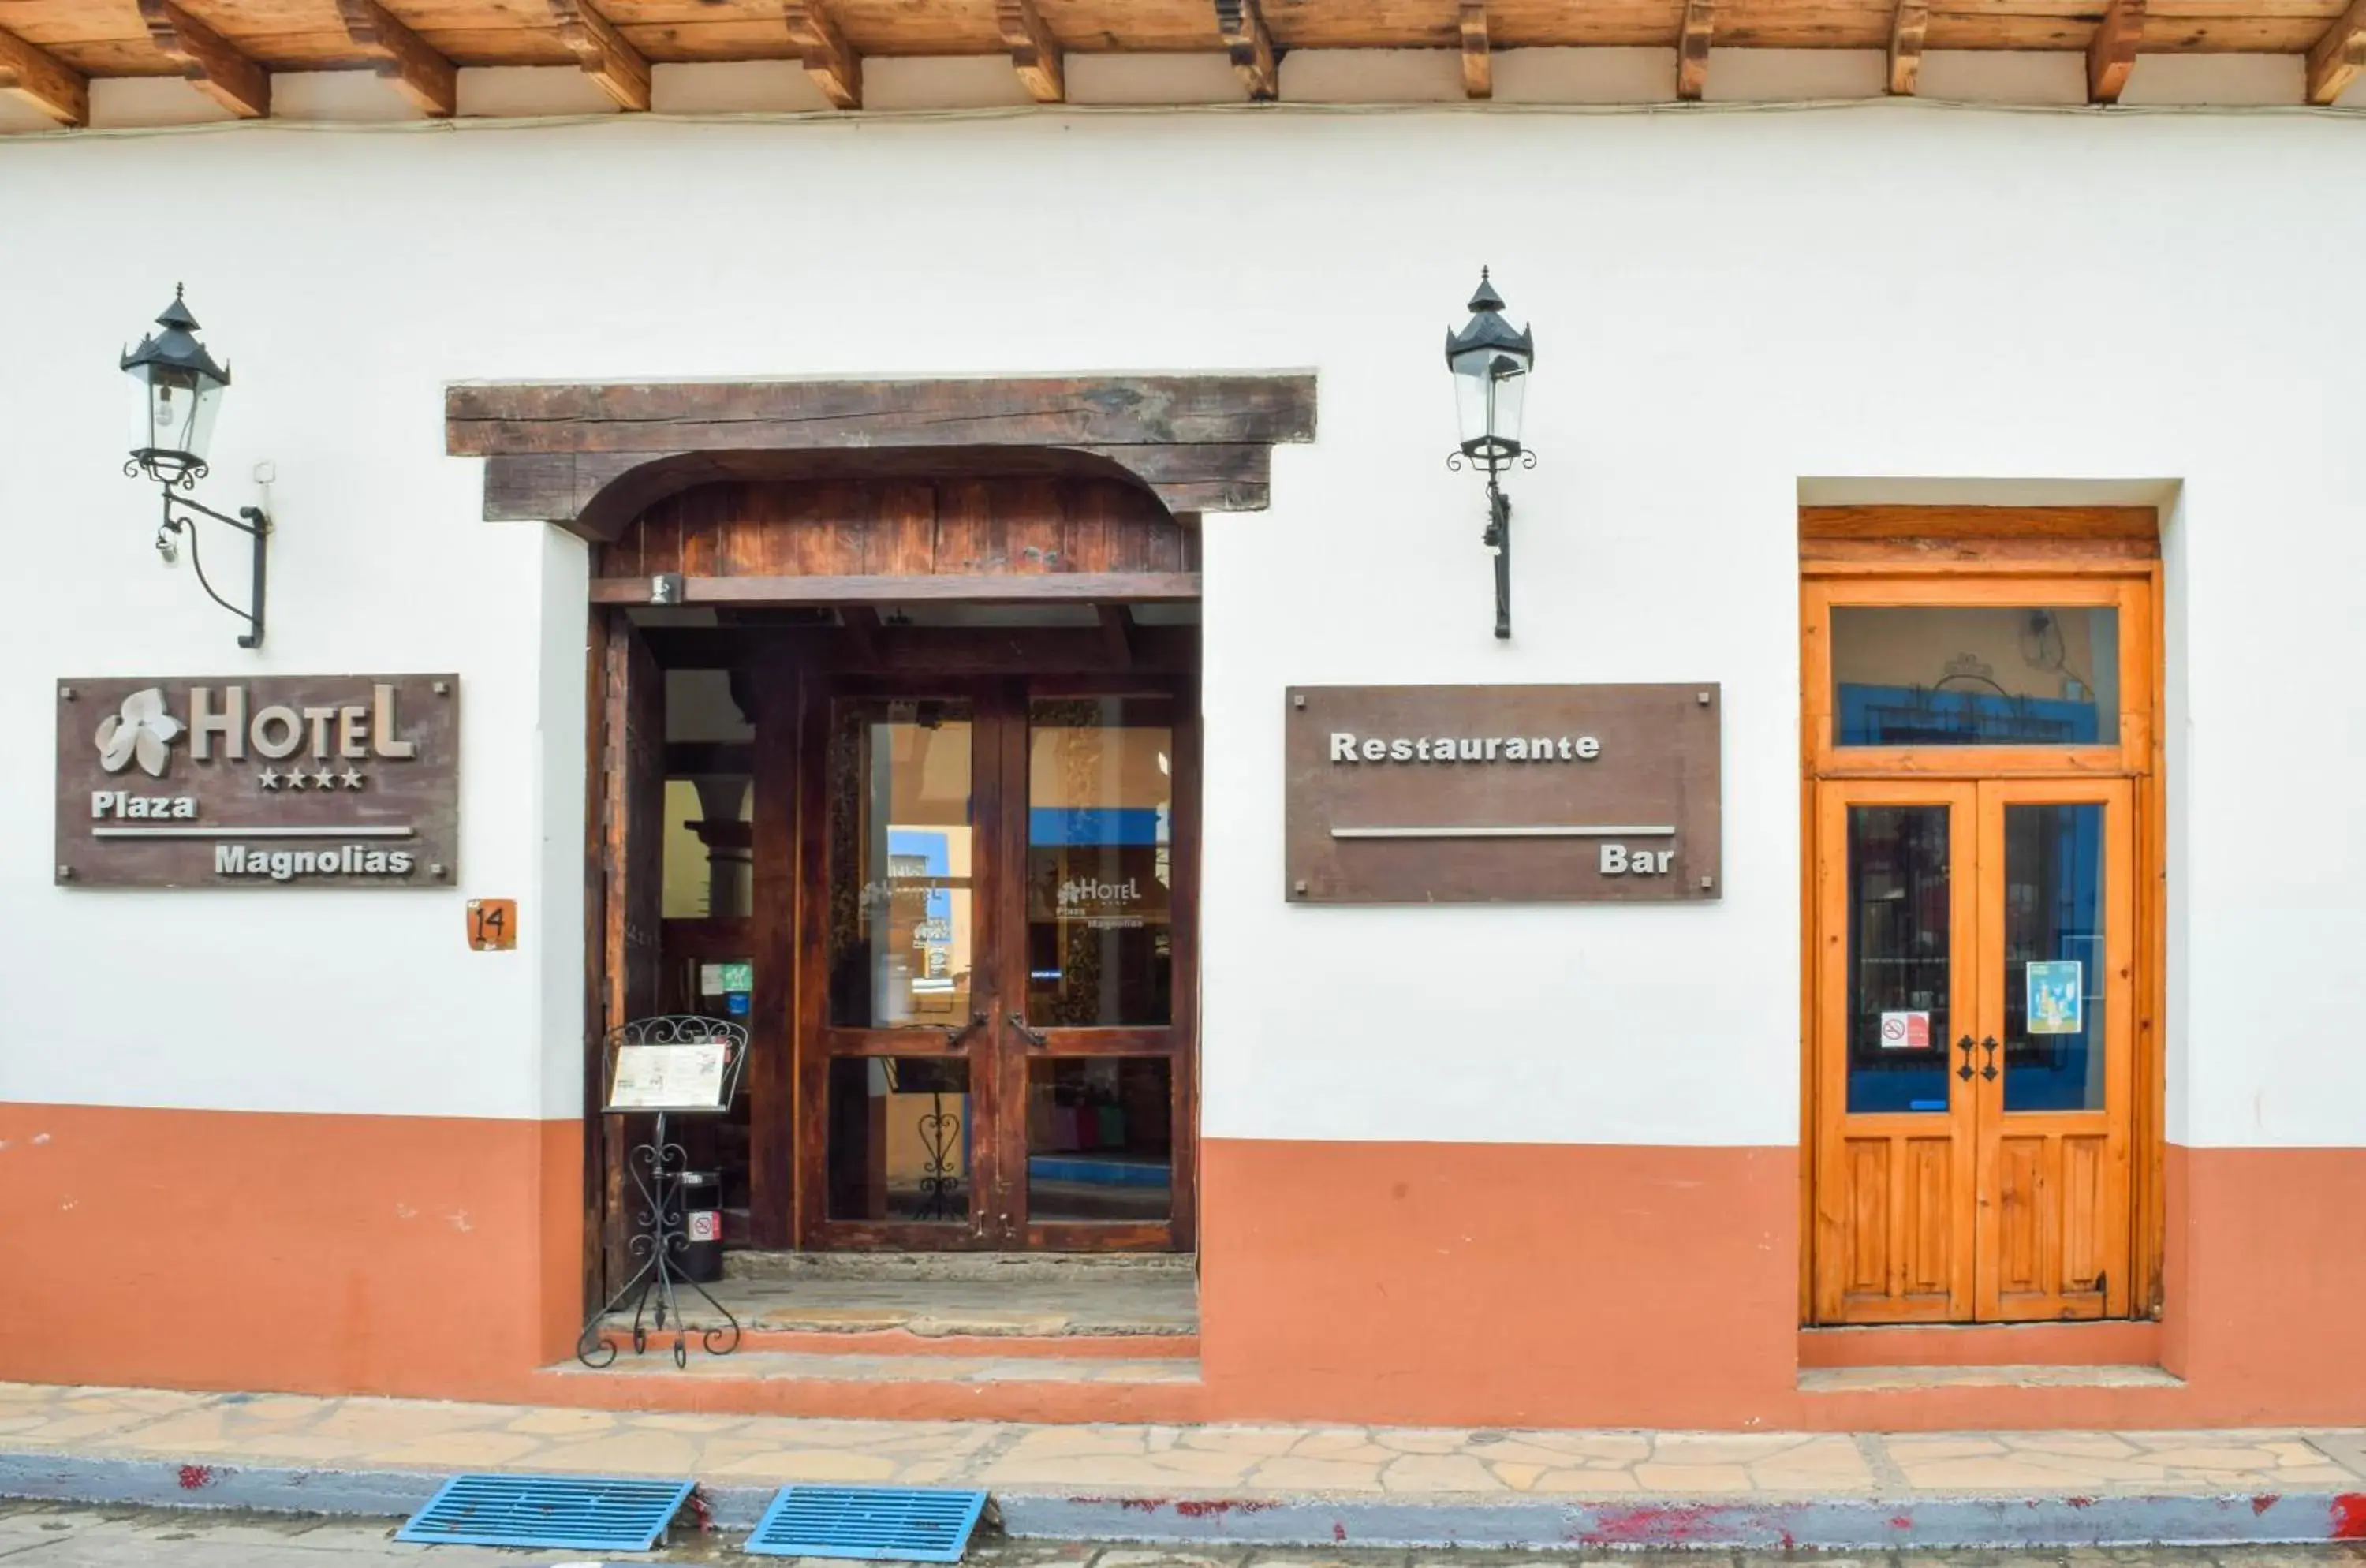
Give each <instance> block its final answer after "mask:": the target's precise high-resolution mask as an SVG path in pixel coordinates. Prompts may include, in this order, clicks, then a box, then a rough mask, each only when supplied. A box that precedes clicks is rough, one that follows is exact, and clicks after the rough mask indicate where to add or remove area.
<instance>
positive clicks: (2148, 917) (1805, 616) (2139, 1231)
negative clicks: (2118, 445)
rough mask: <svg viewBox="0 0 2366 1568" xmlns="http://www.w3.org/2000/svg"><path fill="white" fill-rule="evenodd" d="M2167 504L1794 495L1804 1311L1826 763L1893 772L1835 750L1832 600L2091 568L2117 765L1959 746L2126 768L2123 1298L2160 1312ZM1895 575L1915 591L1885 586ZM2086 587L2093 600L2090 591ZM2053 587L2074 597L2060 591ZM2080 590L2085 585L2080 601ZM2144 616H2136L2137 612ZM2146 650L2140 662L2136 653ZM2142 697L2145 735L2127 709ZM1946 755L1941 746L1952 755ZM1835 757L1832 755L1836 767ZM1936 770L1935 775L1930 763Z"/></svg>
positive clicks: (2150, 1313)
mask: <svg viewBox="0 0 2366 1568" xmlns="http://www.w3.org/2000/svg"><path fill="white" fill-rule="evenodd" d="M2159 524H2160V520H2159V513H2158V509H2156V508H2154V507H2150V506H2063V507H1987V506H1901V505H1876V506H1802V507H1801V508H1800V509H1799V573H1800V580H1799V628H1800V630H1799V635H1800V660H1799V679H1800V726H1799V763H1800V780H1801V783H1800V902H1801V910H1800V913H1801V919H1800V933H1799V942H1800V976H1801V984H1800V1035H1799V1039H1800V1079H1799V1089H1800V1119H1799V1138H1800V1149H1801V1155H1802V1157H1801V1159H1800V1161H1799V1194H1798V1216H1799V1238H1800V1240H1799V1262H1798V1311H1799V1321H1800V1323H1801V1325H1813V1324H1814V1323H1815V1269H1814V1256H1813V1251H1812V1248H1813V1245H1814V1237H1815V1235H1816V1230H1815V1213H1816V1210H1815V1186H1814V1183H1815V1175H1816V1168H1817V1165H1818V1157H1817V1138H1818V1127H1817V1122H1818V1117H1819V1101H1818V1085H1817V1081H1816V1080H1817V1053H1816V1050H1815V1042H1816V1038H1817V1036H1816V1030H1817V1018H1818V1004H1819V999H1820V992H1819V989H1818V984H1817V978H1816V975H1817V970H1816V958H1817V954H1816V912H1817V910H1816V905H1817V892H1816V861H1817V845H1818V823H1817V785H1818V784H1819V783H1820V781H1821V780H1822V779H1823V778H1825V777H1828V776H1856V775H1858V774H1860V773H1866V774H1867V775H1868V776H1888V777H1897V776H1898V774H1897V773H1888V774H1887V775H1881V774H1878V773H1871V771H1869V770H1863V769H1861V768H1860V767H1858V766H1855V765H1853V764H1855V763H1856V762H1857V759H1855V758H1842V759H1833V758H1832V755H1831V744H1830V725H1831V666H1830V649H1829V647H1828V646H1827V645H1826V637H1827V633H1826V631H1825V625H1826V623H1825V621H1824V616H1825V615H1826V614H1827V613H1828V612H1829V609H1830V607H1831V604H1833V603H1835V602H1840V603H1847V602H1850V601H1852V600H1853V601H1855V602H1858V603H1868V602H1887V603H1893V604H1894V603H1918V602H1919V603H1926V604H1928V603H1966V604H1982V603H1986V604H1998V603H2006V602H2016V601H2017V602H2019V603H2024V604H2026V603H2031V602H2033V601H2032V598H2031V595H2032V594H2033V593H2034V592H2036V591H2037V590H2038V589H2040V588H2041V587H2042V588H2045V589H2046V590H2062V589H2064V588H2065V586H2066V585H2067V584H2069V583H2073V582H2080V581H2089V582H2108V583H2114V584H2117V585H2118V592H2117V595H2116V603H2118V604H2119V605H2120V607H2121V612H2122V617H2123V619H2122V623H2121V628H2120V642H2121V672H2122V679H2121V684H2120V705H2121V710H2122V716H2123V718H2122V724H2123V728H2122V744H2121V745H2120V747H2119V748H2118V749H2117V753H2118V754H2117V756H2116V757H2115V758H2114V759H2113V761H2112V763H2111V764H2110V765H2107V766H2103V767H2100V768H2099V767H2098V766H2097V765H2096V764H2097V763H2098V762H2100V761H2101V759H2100V758H2097V757H2093V756H2085V757H2074V756H2052V757H2047V758H2043V759H2034V758H2030V757H2027V756H2020V755H2015V754H2013V753H2003V754H2001V755H2000V754H1999V753H1998V752H1997V751H1996V750H1993V749H1988V748H1963V749H1961V750H1963V751H1964V752H1965V753H1966V755H1965V756H1964V757H1962V758H1960V759H1955V760H1954V761H1955V766H1956V767H1958V768H1961V767H1965V766H1967V765H1969V764H1970V763H1972V762H1976V761H1995V762H1997V763H2000V764H2001V765H2000V766H1999V767H1998V768H1996V770H1995V771H1994V772H1990V773H1984V774H1983V775H1982V776H1988V777H1996V776H2000V775H2008V776H2017V777H2046V776H2053V777H2093V776H2097V774H2098V773H2102V774H2103V775H2104V776H2117V777H2124V778H2127V779H2129V780H2130V781H2131V789H2132V793H2133V795H2134V797H2135V798H2134V816H2135V821H2134V824H2133V832H2134V837H2135V845H2136V864H2135V872H2136V875H2137V884H2136V887H2135V913H2136V928H2135V931H2134V932H2133V936H2134V942H2135V945H2134V950H2133V951H2134V953H2135V962H2136V964H2137V966H2138V972H2137V975H2136V978H2135V986H2134V987H2133V992H2134V997H2135V1018H2134V1020H2133V1024H2134V1030H2135V1032H2134V1037H2133V1050H2132V1057H2133V1060H2132V1062H2131V1064H2130V1066H2131V1076H2132V1080H2133V1081H2132V1083H2131V1086H2130V1093H2131V1104H2130V1107H2129V1112H2130V1122H2129V1138H2130V1154H2129V1211H2130V1213H2129V1251H2130V1253H2131V1255H2132V1256H2131V1267H2132V1269H2133V1270H2134V1274H2133V1278H2132V1280H2131V1290H2130V1294H2129V1305H2128V1314H2129V1315H2130V1316H2132V1317H2137V1318H2155V1319H2157V1318H2158V1317H2159V1316H2160V1315H2161V1311H2162V1307H2163V1301H2162V1289H2163V1276H2164V1267H2163V1255H2164V1251H2165V1247H2166V1232H2167V1213H2166V1197H2167V1192H2166V1187H2167V1179H2166V1173H2165V1160H2166V1143H2167V1135H2166V1114H2167V1111H2166V1098H2165V1085H2166V1081H2167V1080H2166V1066H2165V1054H2166V1047H2167V1030H2166V1027H2165V1022H2164V1021H2165V1018H2166V1014H2167V1009H2168V990H2169V985H2168V890H2167V879H2166V875H2165V872H2166V858H2165V857H2166V850H2167V843H2168V797H2167V795H2168V792H2167V779H2166V768H2165V762H2166V741H2165V737H2164V735H2163V725H2162V723H2161V716H2162V715H2163V714H2164V713H2165V711H2166V710H2165V704H2166V700H2167V686H2166V682H2167V660H2166V657H2165V648H2164V643H2163V637H2164V626H2163V621H2164V615H2163V604H2162V567H2161V560H2160V550H2159ZM1890 588H1896V589H1898V590H1899V591H1901V592H1908V593H1910V594H1912V595H1915V597H1912V598H1907V599H1897V598H1887V599H1885V598H1884V591H1885V590H1887V589H1890ZM2087 597H2088V598H2089V599H2090V602H2091V601H2092V600H2093V597H2094V596H2093V594H2092V593H2091V592H2090V594H2089V595H2087ZM2053 602H2056V603H2059V602H2063V601H2060V600H2055V601H2053ZM2073 602H2076V601H2073ZM2132 616H2133V617H2134V619H2133V620H2132V619H2131V618H2130V617H2132ZM2132 656H2133V657H2134V658H2135V660H2136V663H2135V667H2134V668H2133V669H2132V668H2131V658H2132ZM2139 699H2140V700H2141V703H2142V720H2143V733H2142V736H2141V740H2140V741H2137V740H2135V739H2133V738H2132V737H2131V736H2130V734H2129V732H2128V728H2127V726H2128V716H2129V715H2130V714H2131V713H2132V712H2135V710H2136V708H2137V704H2138V701H2139ZM1942 761H1943V762H1944V761H1947V760H1945V759H1942ZM1828 766H1829V767H1830V768H1831V770H1832V771H1831V773H1827V772H1826V768H1827V767H1828ZM1932 776H1940V771H1938V770H1933V771H1932Z"/></svg>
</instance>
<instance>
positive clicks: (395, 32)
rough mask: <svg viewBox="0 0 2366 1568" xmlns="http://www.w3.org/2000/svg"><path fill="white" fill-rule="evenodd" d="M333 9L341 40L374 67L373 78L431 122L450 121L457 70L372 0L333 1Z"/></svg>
mask: <svg viewBox="0 0 2366 1568" xmlns="http://www.w3.org/2000/svg"><path fill="white" fill-rule="evenodd" d="M337 10H338V14H339V16H340V17H342V18H343V20H344V24H345V36H346V37H347V38H350V39H353V40H354V44H355V47H356V48H358V49H361V50H363V51H366V52H367V53H368V54H369V55H370V57H371V58H372V59H373V60H375V61H376V62H377V66H376V69H377V73H378V74H379V75H380V76H382V77H384V78H385V79H386V80H387V81H389V82H390V83H392V84H393V85H394V87H395V90H396V91H397V92H399V93H400V94H401V95H402V96H404V97H406V98H408V99H410V100H411V107H413V108H415V109H417V110H418V111H419V112H420V113H421V114H423V115H425V116H426V117H427V118H430V119H449V118H452V117H453V116H454V115H456V114H457V113H459V112H460V73H459V71H458V69H457V68H456V66H454V65H453V63H452V62H450V61H448V60H446V59H445V58H444V56H442V55H441V54H438V53H437V52H436V51H434V50H432V49H430V48H428V47H427V45H426V43H425V42H424V41H423V40H422V39H421V38H420V36H419V35H418V34H417V33H415V32H412V31H411V29H410V28H407V27H405V26H403V25H402V23H400V21H397V20H396V19H395V17H393V16H392V15H391V14H390V13H389V12H388V10H387V8H386V7H385V6H381V5H379V4H378V3H377V0H337Z"/></svg>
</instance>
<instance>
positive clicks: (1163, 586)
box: [591, 571, 1200, 604]
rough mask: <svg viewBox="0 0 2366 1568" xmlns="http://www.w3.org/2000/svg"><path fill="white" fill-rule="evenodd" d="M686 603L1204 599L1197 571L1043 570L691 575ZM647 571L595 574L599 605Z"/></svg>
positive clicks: (631, 595)
mask: <svg viewBox="0 0 2366 1568" xmlns="http://www.w3.org/2000/svg"><path fill="white" fill-rule="evenodd" d="M649 594H650V586H649V579H648V578H646V577H595V578H593V579H592V580H591V603H593V604H648V603H649V602H650V598H649ZM1198 597H1200V574H1199V573H1198V572H1196V571H1035V572H1005V573H981V574H974V575H962V576H927V575H922V576H913V577H898V576H894V575H879V576H862V577H685V578H683V579H682V600H681V603H682V604H937V603H942V602H943V601H945V600H949V599H961V600H968V601H972V602H975V603H976V604H1108V603H1128V604H1139V603H1160V602H1166V601H1171V600H1178V599H1197V598H1198Z"/></svg>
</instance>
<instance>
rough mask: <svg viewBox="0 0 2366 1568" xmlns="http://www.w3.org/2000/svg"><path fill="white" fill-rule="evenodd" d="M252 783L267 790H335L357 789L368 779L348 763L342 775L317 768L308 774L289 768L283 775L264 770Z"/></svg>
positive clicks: (327, 769)
mask: <svg viewBox="0 0 2366 1568" xmlns="http://www.w3.org/2000/svg"><path fill="white" fill-rule="evenodd" d="M254 782H255V783H256V784H260V785H261V786H262V787H263V788H265V789H269V790H276V789H280V788H283V787H285V788H287V789H316V788H317V789H337V788H341V787H342V788H344V789H359V788H361V787H362V786H363V785H364V784H367V783H368V782H369V779H368V777H367V775H366V774H365V773H363V772H362V771H361V770H360V769H359V768H356V767H355V766H353V765H352V764H351V763H348V764H346V767H345V771H344V773H338V772H337V771H336V770H335V769H333V768H330V767H321V768H317V769H315V770H313V771H312V772H310V773H306V772H305V771H304V770H303V769H301V768H290V769H288V770H287V772H286V773H281V772H280V771H279V770H278V769H276V768H265V769H264V770H263V772H261V773H257V774H256V775H255V779H254Z"/></svg>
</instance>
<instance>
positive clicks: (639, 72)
mask: <svg viewBox="0 0 2366 1568" xmlns="http://www.w3.org/2000/svg"><path fill="white" fill-rule="evenodd" d="M544 4H545V5H546V6H549V8H550V20H551V23H552V25H553V26H555V27H557V28H558V41H559V42H561V43H563V44H565V45H566V46H567V51H568V52H569V53H570V54H572V55H574V56H575V62H576V63H577V64H578V65H580V66H581V67H582V68H583V74H585V75H586V76H589V77H591V80H592V81H594V82H597V83H598V84H599V85H600V90H601V91H602V92H603V93H605V94H607V95H608V96H610V97H612V98H614V99H615V100H616V105H617V107H620V108H624V109H629V110H631V111H633V112H634V113H636V114H645V113H647V112H648V107H649V62H648V57H647V56H645V55H643V54H642V53H641V51H639V50H637V49H635V48H634V47H633V46H632V44H631V42H630V41H628V40H627V39H625V35H624V34H622V33H620V32H618V31H617V30H616V25H615V24H614V22H611V21H610V20H609V19H608V18H607V17H603V16H602V15H601V14H600V12H599V10H598V9H597V8H596V7H595V6H592V4H591V0H544Z"/></svg>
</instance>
